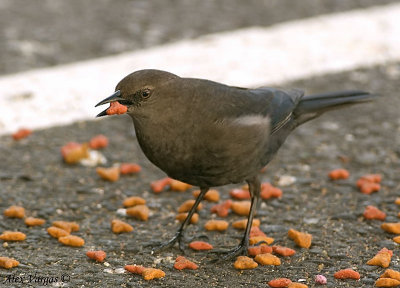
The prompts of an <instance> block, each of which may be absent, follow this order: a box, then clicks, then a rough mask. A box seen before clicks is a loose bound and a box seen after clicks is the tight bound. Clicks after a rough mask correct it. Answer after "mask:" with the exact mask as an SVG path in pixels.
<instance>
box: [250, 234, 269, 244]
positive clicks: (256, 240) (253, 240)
mask: <svg viewBox="0 0 400 288" xmlns="http://www.w3.org/2000/svg"><path fill="white" fill-rule="evenodd" d="M264 242H265V243H267V244H268V245H269V244H272V243H273V242H274V238H271V237H267V236H251V237H250V239H249V243H250V245H255V244H257V243H264Z"/></svg>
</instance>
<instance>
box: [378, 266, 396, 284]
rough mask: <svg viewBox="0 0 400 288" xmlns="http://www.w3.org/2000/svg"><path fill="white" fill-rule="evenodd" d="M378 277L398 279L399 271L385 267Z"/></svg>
mask: <svg viewBox="0 0 400 288" xmlns="http://www.w3.org/2000/svg"><path fill="white" fill-rule="evenodd" d="M380 278H392V279H396V280H399V281H400V272H399V271H395V270H393V269H386V270H385V272H383V274H382V275H381V276H380Z"/></svg>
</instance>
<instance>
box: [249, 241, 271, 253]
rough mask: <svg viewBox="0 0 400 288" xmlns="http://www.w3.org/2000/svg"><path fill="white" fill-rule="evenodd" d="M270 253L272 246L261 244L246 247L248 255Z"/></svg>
mask: <svg viewBox="0 0 400 288" xmlns="http://www.w3.org/2000/svg"><path fill="white" fill-rule="evenodd" d="M265 253H272V247H271V246H268V245H265V244H261V245H259V246H252V247H249V248H248V249H247V254H249V255H250V256H256V255H258V254H265Z"/></svg>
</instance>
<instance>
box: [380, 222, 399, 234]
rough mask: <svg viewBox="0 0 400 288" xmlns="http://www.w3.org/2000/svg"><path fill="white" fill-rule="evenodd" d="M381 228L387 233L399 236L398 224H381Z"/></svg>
mask: <svg viewBox="0 0 400 288" xmlns="http://www.w3.org/2000/svg"><path fill="white" fill-rule="evenodd" d="M381 228H382V229H383V230H385V231H386V232H388V233H392V234H400V222H397V223H388V222H385V223H382V225H381Z"/></svg>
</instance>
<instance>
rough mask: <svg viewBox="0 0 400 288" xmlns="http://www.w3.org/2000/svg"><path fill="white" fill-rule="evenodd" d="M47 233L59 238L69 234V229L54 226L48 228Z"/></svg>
mask: <svg viewBox="0 0 400 288" xmlns="http://www.w3.org/2000/svg"><path fill="white" fill-rule="evenodd" d="M47 233H49V235H50V236H52V237H54V238H57V239H58V238H60V237H64V236H68V235H69V232H68V231H65V230H64V229H61V228H58V227H54V226H51V227H49V228H47Z"/></svg>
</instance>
